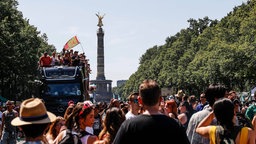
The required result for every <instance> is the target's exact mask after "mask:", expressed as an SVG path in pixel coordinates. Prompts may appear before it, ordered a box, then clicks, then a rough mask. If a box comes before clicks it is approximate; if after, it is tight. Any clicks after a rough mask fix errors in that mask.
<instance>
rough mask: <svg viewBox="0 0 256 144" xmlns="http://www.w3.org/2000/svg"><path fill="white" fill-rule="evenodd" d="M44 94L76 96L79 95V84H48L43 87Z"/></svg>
mask: <svg viewBox="0 0 256 144" xmlns="http://www.w3.org/2000/svg"><path fill="white" fill-rule="evenodd" d="M45 95H48V96H72V95H74V96H77V95H81V90H80V84H79V83H70V84H48V85H47V87H46V88H45Z"/></svg>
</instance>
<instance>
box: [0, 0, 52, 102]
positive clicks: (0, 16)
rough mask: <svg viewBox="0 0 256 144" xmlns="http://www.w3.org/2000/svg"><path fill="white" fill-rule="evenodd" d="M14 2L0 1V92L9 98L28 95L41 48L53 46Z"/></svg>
mask: <svg viewBox="0 0 256 144" xmlns="http://www.w3.org/2000/svg"><path fill="white" fill-rule="evenodd" d="M17 5H18V2H17V1H16V0H1V2H0V29H1V31H0V53H1V55H2V56H1V57H0V61H1V63H0V67H1V69H0V88H1V89H0V95H1V96H4V97H6V98H7V99H11V100H21V99H24V98H26V97H31V94H32V92H31V87H32V86H33V81H34V80H35V78H36V74H37V65H38V63H37V62H38V59H39V57H40V56H41V52H42V51H45V50H49V51H52V50H54V46H52V45H49V44H48V43H47V39H45V38H47V36H46V34H43V35H40V32H39V31H37V28H36V27H34V26H31V25H29V20H26V19H24V18H23V15H22V13H21V12H20V11H18V10H17Z"/></svg>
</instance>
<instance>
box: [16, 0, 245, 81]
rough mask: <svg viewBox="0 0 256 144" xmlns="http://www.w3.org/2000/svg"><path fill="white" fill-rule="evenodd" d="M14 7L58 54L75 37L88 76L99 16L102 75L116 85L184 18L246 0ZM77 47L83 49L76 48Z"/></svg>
mask: <svg viewBox="0 0 256 144" xmlns="http://www.w3.org/2000/svg"><path fill="white" fill-rule="evenodd" d="M18 2H19V5H18V10H20V11H21V12H22V13H23V16H24V18H27V19H29V23H30V24H31V25H34V26H35V27H37V28H38V31H40V32H41V33H46V34H47V36H48V39H49V40H48V43H49V44H52V45H54V46H55V47H56V48H57V52H60V51H61V49H62V48H63V46H64V44H65V43H66V42H67V41H68V40H69V39H70V38H71V37H73V36H75V35H76V36H77V37H78V39H79V41H80V42H81V45H77V46H76V47H74V50H77V51H79V52H82V51H83V50H84V52H85V54H86V56H87V58H88V59H89V63H90V65H91V69H92V74H91V76H90V79H92V80H94V79H96V75H97V35H96V32H97V29H98V27H97V23H98V18H97V16H96V15H95V14H96V13H98V12H99V13H100V14H101V15H103V14H105V16H104V18H103V24H104V26H103V27H102V28H103V30H104V32H105V36H104V53H105V77H106V79H108V80H112V81H113V82H112V86H116V81H117V80H126V79H129V77H130V75H132V74H133V73H134V72H136V70H137V68H138V66H139V59H140V57H141V56H142V55H143V54H144V53H145V52H146V50H147V49H148V48H151V47H153V46H155V45H158V46H160V45H163V44H164V43H165V39H166V38H167V37H168V36H173V35H175V34H176V33H177V32H179V31H180V30H181V29H183V28H187V27H188V22H187V20H188V19H190V18H193V19H196V20H197V19H199V18H203V17H205V16H208V17H209V18H210V19H218V20H220V19H221V18H223V17H225V16H226V15H227V14H228V13H229V12H231V11H232V10H233V8H234V7H235V6H239V5H241V4H242V2H246V0H158V1H157V0H126V1H124V0H18ZM82 49H83V50H82Z"/></svg>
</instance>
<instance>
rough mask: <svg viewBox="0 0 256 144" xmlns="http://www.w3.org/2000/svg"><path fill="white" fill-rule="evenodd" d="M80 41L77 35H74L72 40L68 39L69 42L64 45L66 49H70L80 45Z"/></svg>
mask: <svg viewBox="0 0 256 144" xmlns="http://www.w3.org/2000/svg"><path fill="white" fill-rule="evenodd" d="M79 43H80V42H79V41H78V39H77V37H76V36H74V37H72V38H71V39H70V40H68V42H67V43H66V44H65V45H64V48H63V49H64V50H70V49H72V48H73V47H75V46H76V45H78V44H79Z"/></svg>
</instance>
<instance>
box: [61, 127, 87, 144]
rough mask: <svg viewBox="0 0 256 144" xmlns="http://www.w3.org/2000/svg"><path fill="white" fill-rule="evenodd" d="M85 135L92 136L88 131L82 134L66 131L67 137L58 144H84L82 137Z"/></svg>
mask: <svg viewBox="0 0 256 144" xmlns="http://www.w3.org/2000/svg"><path fill="white" fill-rule="evenodd" d="M85 135H91V134H90V133H88V132H86V131H82V132H81V133H80V134H75V133H72V131H71V130H70V129H66V136H65V137H64V138H63V139H61V141H60V142H59V143H58V144H82V141H81V140H80V138H81V137H83V136H85Z"/></svg>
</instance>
